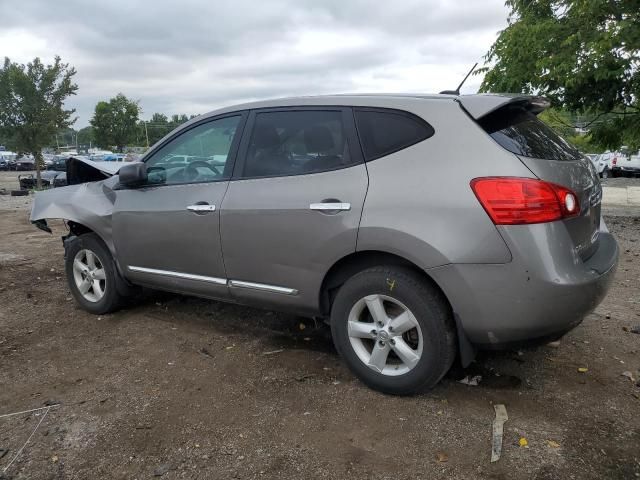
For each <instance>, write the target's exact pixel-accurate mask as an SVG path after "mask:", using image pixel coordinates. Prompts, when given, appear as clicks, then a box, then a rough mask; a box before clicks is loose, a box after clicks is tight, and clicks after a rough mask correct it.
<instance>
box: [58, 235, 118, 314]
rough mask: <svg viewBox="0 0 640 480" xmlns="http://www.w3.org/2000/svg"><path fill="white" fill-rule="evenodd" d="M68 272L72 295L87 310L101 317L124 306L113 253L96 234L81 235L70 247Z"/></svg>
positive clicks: (68, 249) (67, 261) (67, 252)
mask: <svg viewBox="0 0 640 480" xmlns="http://www.w3.org/2000/svg"><path fill="white" fill-rule="evenodd" d="M65 271H66V274H67V283H68V285H69V289H70V290H71V294H72V295H73V297H74V298H75V300H76V301H77V302H78V303H79V304H80V306H81V307H82V308H83V309H84V310H86V311H88V312H90V313H93V314H96V315H101V314H104V313H109V312H113V311H115V310H117V309H118V308H120V306H121V305H122V304H123V301H124V298H125V297H124V296H123V295H121V294H120V293H119V292H118V289H117V281H118V278H117V276H118V272H117V271H116V269H115V265H114V262H113V258H112V256H111V253H110V252H109V249H108V248H107V247H106V246H105V245H104V243H103V242H102V240H101V239H100V238H99V237H98V236H97V235H95V234H94V233H87V234H85V235H81V236H79V237H77V238H76V239H75V240H74V241H73V242H72V243H71V244H70V245H69V247H68V248H67V251H66V258H65Z"/></svg>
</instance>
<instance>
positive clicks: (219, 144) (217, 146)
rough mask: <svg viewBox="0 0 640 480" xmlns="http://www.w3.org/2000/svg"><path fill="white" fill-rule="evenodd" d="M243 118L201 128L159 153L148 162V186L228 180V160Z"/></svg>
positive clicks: (209, 124) (214, 121)
mask: <svg viewBox="0 0 640 480" xmlns="http://www.w3.org/2000/svg"><path fill="white" fill-rule="evenodd" d="M240 119H241V117H240V115H238V116H233V117H226V118H221V119H218V120H213V121H211V122H207V123H203V124H202V125H198V126H197V127H194V128H192V129H190V130H187V131H186V132H184V133H182V134H181V135H179V136H178V137H176V138H174V139H173V140H171V141H170V142H169V143H167V144H166V145H164V146H163V147H161V148H160V149H159V150H158V151H156V152H155V153H154V154H153V155H152V156H151V158H149V160H147V161H146V164H147V173H148V174H149V181H148V183H151V184H176V183H197V182H214V181H216V180H224V179H226V178H229V173H230V172H229V170H230V168H229V167H230V165H227V158H228V156H229V153H230V151H231V145H232V143H233V139H234V136H235V134H236V129H237V127H238V124H239V123H240Z"/></svg>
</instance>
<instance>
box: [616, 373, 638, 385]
mask: <svg viewBox="0 0 640 480" xmlns="http://www.w3.org/2000/svg"><path fill="white" fill-rule="evenodd" d="M620 375H621V376H623V377H627V378H628V379H629V380H631V382H632V383H636V379H635V377H634V376H633V373H631V372H630V371H628V370H627V371H625V372H622V373H621V374H620Z"/></svg>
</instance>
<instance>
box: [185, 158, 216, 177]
mask: <svg viewBox="0 0 640 480" xmlns="http://www.w3.org/2000/svg"><path fill="white" fill-rule="evenodd" d="M198 167H205V168H208V169H209V170H211V171H212V172H213V173H214V174H215V175H216V176H220V172H218V171H217V170H216V168H215V167H213V166H212V165H210V164H209V162H205V161H204V160H195V161H193V162H189V163H188V164H187V166H186V167H185V168H184V176H185V180H187V181H193V180H196V179H197V178H198V175H200V174H199V173H198V170H196V168H198Z"/></svg>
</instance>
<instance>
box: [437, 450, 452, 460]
mask: <svg viewBox="0 0 640 480" xmlns="http://www.w3.org/2000/svg"><path fill="white" fill-rule="evenodd" d="M436 460H437V461H438V462H440V463H445V462H448V461H449V455H447V454H446V452H442V451H438V452H436Z"/></svg>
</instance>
